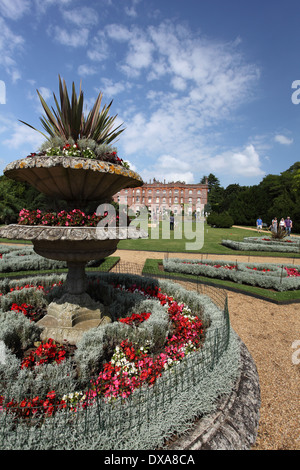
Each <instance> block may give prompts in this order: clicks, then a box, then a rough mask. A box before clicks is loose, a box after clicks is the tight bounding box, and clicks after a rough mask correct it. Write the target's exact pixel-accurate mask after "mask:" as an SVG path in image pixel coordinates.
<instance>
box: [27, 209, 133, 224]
mask: <svg viewBox="0 0 300 470" xmlns="http://www.w3.org/2000/svg"><path fill="white" fill-rule="evenodd" d="M104 219H105V222H106V224H107V225H109V226H111V225H113V226H117V227H118V226H119V224H120V217H119V214H115V215H111V216H108V212H107V211H106V212H104V215H103V216H100V215H97V214H96V213H95V212H94V213H93V214H85V213H84V212H83V211H81V210H80V209H73V210H72V211H65V210H62V211H60V212H57V213H56V212H45V211H41V210H40V209H37V210H28V209H22V210H21V211H20V213H19V219H18V224H19V225H47V226H49V225H50V226H62V227H68V226H70V227H97V225H98V224H99V222H101V221H102V220H104ZM129 222H130V220H129V218H128V217H126V218H125V220H123V219H122V224H124V223H125V225H126V226H127V225H129Z"/></svg>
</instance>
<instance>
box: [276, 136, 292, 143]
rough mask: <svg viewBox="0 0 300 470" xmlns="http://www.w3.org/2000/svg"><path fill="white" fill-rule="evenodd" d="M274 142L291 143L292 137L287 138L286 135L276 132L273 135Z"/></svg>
mask: <svg viewBox="0 0 300 470" xmlns="http://www.w3.org/2000/svg"><path fill="white" fill-rule="evenodd" d="M275 142H278V143H279V144H282V145H291V144H292V143H293V139H289V138H288V137H286V136H284V135H281V134H277V135H276V136H275Z"/></svg>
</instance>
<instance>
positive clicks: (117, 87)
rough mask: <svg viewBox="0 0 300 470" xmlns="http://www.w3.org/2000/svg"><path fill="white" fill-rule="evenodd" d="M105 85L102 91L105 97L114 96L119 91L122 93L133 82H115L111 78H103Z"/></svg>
mask: <svg viewBox="0 0 300 470" xmlns="http://www.w3.org/2000/svg"><path fill="white" fill-rule="evenodd" d="M102 83H103V86H102V87H101V91H102V92H103V95H104V96H105V97H110V98H114V96H116V95H117V94H118V93H122V92H123V91H124V90H125V89H126V90H128V89H130V88H131V84H130V83H128V82H113V81H112V80H111V79H109V78H103V79H102Z"/></svg>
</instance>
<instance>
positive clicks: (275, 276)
mask: <svg viewBox="0 0 300 470" xmlns="http://www.w3.org/2000/svg"><path fill="white" fill-rule="evenodd" d="M163 263H164V269H165V270H166V271H168V272H173V273H183V274H191V275H194V276H206V277H208V278H215V279H223V280H228V281H233V282H236V283H238V284H247V285H251V286H258V287H263V288H266V289H275V290H277V291H286V290H296V289H299V288H300V277H288V275H287V271H286V270H285V269H284V268H285V267H286V268H290V269H292V268H295V266H294V265H293V264H287V263H285V264H284V265H281V264H278V265H277V264H275V263H241V262H236V263H232V262H228V261H224V260H213V261H212V260H205V261H203V262H201V261H200V260H189V259H186V260H184V259H179V258H169V259H165V260H164V262H163ZM228 264H230V265H234V266H235V267H236V269H233V270H230V269H222V268H217V267H214V265H220V266H226V265H228ZM253 268H256V269H257V270H254V269H253ZM264 269H265V270H269V271H266V272H264V271H263V270H264Z"/></svg>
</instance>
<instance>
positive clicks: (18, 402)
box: [0, 275, 238, 448]
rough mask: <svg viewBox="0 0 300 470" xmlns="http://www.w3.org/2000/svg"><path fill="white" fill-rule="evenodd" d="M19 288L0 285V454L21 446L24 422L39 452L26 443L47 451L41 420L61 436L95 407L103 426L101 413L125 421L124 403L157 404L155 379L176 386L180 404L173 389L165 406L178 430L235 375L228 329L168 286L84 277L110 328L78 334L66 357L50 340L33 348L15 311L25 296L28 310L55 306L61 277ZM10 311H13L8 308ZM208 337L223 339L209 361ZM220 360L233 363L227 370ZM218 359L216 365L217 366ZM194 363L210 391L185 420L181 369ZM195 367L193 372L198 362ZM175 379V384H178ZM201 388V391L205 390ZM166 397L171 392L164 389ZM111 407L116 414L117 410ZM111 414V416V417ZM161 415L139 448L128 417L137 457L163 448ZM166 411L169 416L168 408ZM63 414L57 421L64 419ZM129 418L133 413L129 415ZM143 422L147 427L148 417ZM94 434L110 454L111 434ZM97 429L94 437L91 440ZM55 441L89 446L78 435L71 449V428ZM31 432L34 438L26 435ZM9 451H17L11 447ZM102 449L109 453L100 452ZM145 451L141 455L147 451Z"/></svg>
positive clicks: (30, 332)
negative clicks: (0, 449)
mask: <svg viewBox="0 0 300 470" xmlns="http://www.w3.org/2000/svg"><path fill="white" fill-rule="evenodd" d="M54 281H55V282H54ZM137 281H138V283H137ZM19 282H20V285H19V284H16V281H15V283H14V284H13V287H12V284H9V285H8V284H5V285H4V284H3V286H2V290H3V292H2V294H3V295H2V296H1V301H2V303H1V305H0V307H1V312H0V321H1V325H2V329H1V333H0V340H2V341H3V342H4V344H5V352H6V361H7V362H6V364H5V365H1V364H0V384H1V392H0V395H2V399H1V403H0V405H1V410H2V413H0V421H1V420H3V419H5V423H6V428H5V432H4V433H3V436H6V438H5V443H4V447H6V446H7V447H8V448H9V446H10V445H11V446H14V448H17V447H18V444H17V443H16V439H17V436H19V438H20V440H21V441H22V442H23V445H25V447H26V444H24V441H23V439H22V438H21V437H20V436H22V435H23V434H22V433H23V432H24V430H26V428H27V429H28V424H29V423H31V422H32V420H33V422H38V428H39V431H38V434H39V438H40V439H41V440H42V441H43V444H41V443H37V442H36V443H35V444H32V440H31V445H33V446H34V447H35V446H37V447H38V448H39V446H41V447H42V448H43V446H45V445H46V446H47V445H49V444H45V442H46V441H47V438H46V436H48V439H49V433H48V434H47V429H48V427H49V426H50V424H49V423H50V421H49V418H50V417H51V416H53V415H54V414H55V416H56V418H55V420H53V419H52V420H51V423H52V424H51V426H58V425H61V424H62V422H64V429H65V428H66V419H68V420H69V419H70V422H69V421H68V424H70V426H71V428H72V426H73V425H74V422H75V421H76V423H77V424H78V423H81V424H80V426H82V425H83V423H84V422H85V426H86V419H87V417H86V414H85V415H84V418H83V415H82V413H91V414H92V415H93V413H95V409H96V415H95V416H97V413H99V400H100V402H101V403H102V405H101V406H102V407H103V409H102V408H101V413H102V412H103V413H104V415H103V416H104V418H103V419H104V421H105V420H107V419H108V414H107V413H109V419H110V422H112V421H113V420H112V417H111V413H112V411H114V412H115V411H116V410H117V409H118V411H119V413H120V414H121V413H124V412H125V413H128V412H129V411H128V410H129V409H131V405H130V403H131V402H128V397H132V398H131V400H133V401H134V400H136V399H137V396H139V394H142V395H143V396H144V394H145V391H147V394H148V395H149V394H150V395H149V396H150V397H151V394H153V393H155V394H157V393H158V392H159V393H160V394H161V393H162V392H163V395H164V394H165V393H166V389H165V385H164V384H165V382H164V381H165V377H167V378H168V380H172V381H173V380H175V379H176V383H177V388H178V387H179V386H180V387H181V392H182V395H180V390H177V392H176V394H175V395H174V399H175V398H176V400H177V398H179V400H181V402H180V405H181V407H183V409H182V410H180V412H179V415H180V417H179V416H178V417H177V418H178V423H179V422H180V426H183V428H184V427H185V426H186V425H187V424H186V423H187V422H188V421H190V420H191V419H194V417H195V413H198V414H199V412H200V413H202V412H205V411H207V410H208V409H211V407H212V406H213V402H214V400H215V399H216V397H217V395H218V394H219V393H220V390H223V392H221V393H224V390H225V389H227V392H229V390H230V387H231V385H230V384H231V382H230V381H229V382H228V378H229V377H231V380H233V376H234V377H236V374H237V369H238V357H237V356H238V355H237V349H236V343H235V336H234V334H232V335H230V336H228V334H229V330H228V329H226V328H228V323H227V321H225V320H224V316H223V313H222V312H220V310H219V309H218V308H217V307H216V306H215V305H214V304H213V302H212V301H211V300H210V299H209V298H207V297H206V296H200V295H198V294H196V293H190V292H188V291H185V290H184V289H183V288H181V287H180V286H176V285H175V287H174V284H171V283H166V282H161V283H158V282H157V281H154V280H149V279H143V278H137V277H136V276H126V275H119V276H117V275H116V276H114V275H102V276H101V277H99V276H96V275H91V276H90V285H89V293H90V295H93V297H94V298H95V299H98V298H99V296H100V295H101V297H102V301H103V302H104V304H105V305H109V306H110V314H111V317H112V319H113V322H112V323H110V324H107V325H105V326H102V327H100V328H93V329H91V330H89V331H88V332H86V333H85V335H84V336H83V338H82V340H81V341H80V342H79V343H78V345H77V347H76V348H75V350H73V351H72V350H71V349H70V345H68V344H63V345H58V344H56V343H55V342H53V341H52V340H51V339H49V340H48V341H46V342H44V343H40V342H39V334H40V330H39V328H38V327H37V325H36V323H35V321H34V319H32V318H31V319H30V320H29V319H28V317H27V315H25V314H24V305H23V307H22V302H23V300H24V298H25V297H26V298H27V297H28V294H30V295H29V297H30V298H29V299H28V301H31V303H30V305H34V303H35V302H37V304H38V305H39V306H41V305H42V306H44V307H45V306H47V304H48V303H49V302H50V301H51V300H52V299H53V297H56V296H57V295H58V293H60V294H62V293H63V289H64V287H63V281H62V278H54V277H53V276H47V277H44V278H43V284H42V285H41V284H40V280H39V281H38V282H34V281H32V280H24V281H22V282H23V284H22V282H21V281H19ZM100 291H101V294H100ZM166 292H168V293H166ZM12 294H13V295H12ZM175 297H176V299H175ZM16 305H17V306H19V307H20V308H16ZM25 310H26V309H25ZM215 328H221V329H224V331H227V333H226V338H227V340H225V342H223V343H222V345H221V344H220V345H219V346H218V354H217V356H216V355H215V353H214V355H213V356H212V357H211V352H212V351H211V343H213V344H215V338H214V337H213V339H214V341H212V339H211V335H213V331H214V330H215ZM219 334H220V333H219ZM221 336H222V335H221ZM223 339H224V338H223ZM200 353H201V354H200ZM199 354H200V356H199ZM227 354H230V355H231V356H232V357H234V361H233V362H232V360H231V363H230V367H229V368H228V365H229V364H228V358H226V355H227ZM223 356H224V360H225V362H223V360H221V358H222V357H223ZM197 357H199V358H201V362H202V369H201V368H200V371H201V370H202V374H203V371H204V370H205V368H203V366H204V365H206V366H207V365H208V364H209V366H208V368H209V369H210V370H211V372H212V371H213V372H212V376H213V384H212V383H210V385H209V390H208V396H206V397H205V400H204V402H203V400H202V399H200V403H199V404H198V403H196V404H195V407H194V410H193V413H192V416H193V418H192V417H191V413H186V410H184V406H183V402H182V399H183V394H184V395H185V393H186V392H185V383H186V380H187V379H188V381H189V380H191V377H190V374H191V372H190V369H191V367H190V366H191V364H193V363H195V360H197ZM232 357H231V359H232ZM205 358H206V361H208V362H207V363H206V362H205ZM225 358H226V359H225ZM190 361H192V362H190ZM219 363H220V364H219ZM197 364H198V372H199V359H198V362H197ZM217 364H219V365H217ZM233 364H234V366H233ZM212 365H213V366H215V367H213V366H212ZM74 366H75V367H74ZM219 367H221V368H225V369H226V373H225V374H223V375H222V378H220V370H218V368H219ZM170 374H171V375H170ZM174 374H175V375H174ZM181 374H184V375H183V376H182V378H181V379H180V377H181ZM193 374H194V371H193ZM215 374H216V375H215ZM198 375H199V374H198ZM200 376H201V374H200ZM208 376H209V374H208ZM217 378H218V379H217ZM223 378H224V382H223ZM198 380H199V379H198ZM204 382H205V383H204V384H203V386H204V388H205V387H206V386H207V382H206V381H204ZM188 383H190V386H189V395H190V396H193V393H194V392H193V387H192V383H191V382H188ZM225 383H226V386H225ZM183 385H184V386H183ZM145 387H146V389H145ZM149 387H150V389H149ZM180 387H179V388H180ZM224 387H225V388H224ZM200 388H201V387H200ZM171 389H172V390H175V388H174V384H173V385H172V387H171ZM197 390H198V389H197ZM183 391H184V392H183ZM150 392H151V393H150ZM168 393H169V392H168ZM172 393H174V391H173V392H172ZM195 393H196V391H195ZM197 393H198V391H197ZM137 394H138V395H137ZM148 395H147V396H148ZM159 396H161V395H159ZM213 397H214V398H213ZM165 399H166V397H164V398H163V400H165ZM159 400H160V399H159ZM146 401H147V400H146ZM144 402H145V396H144V399H143V405H141V406H144ZM147 403H148V405H147V406H149V403H151V406H153V404H154V403H155V404H156V405H155V406H157V398H156V400H154V401H153V398H151V400H150V402H148V401H147ZM173 404H174V403H173ZM121 405H122V408H120V406H121ZM112 406H113V408H111V407H112ZM165 406H166V405H165ZM189 406H190V404H189ZM199 407H200V408H199ZM201 407H202V408H201ZM139 409H140V408H139ZM97 410H98V411H97ZM124 410H125V411H124ZM71 412H73V413H75V414H76V419H75V416H74V417H73V418H72V416H73V413H71ZM164 412H165V410H164V409H162V410H161V412H159V414H158V415H156V417H155V423H154V422H152V424H151V425H150V424H149V422H148V429H147V433H148V434H147V433H146V434H147V436H148V437H147V438H146V439H145V435H146V434H145V429H144V430H143V429H142V430H141V428H140V426H141V415H139V416H138V417H137V418H134V419H138V420H139V428H140V432H141V433H142V434H141V435H142V436H143V438H144V439H145V441H146V442H145V443H144V444H141V443H140V444H139V445H140V446H142V447H141V448H144V447H143V445H145V446H146V448H153V447H152V446H153V442H154V441H155V440H156V445H158V444H159V443H160V444H161V443H162V442H163V440H164V438H165V437H166V435H165V432H166V428H165V416H164ZM176 412H177V413H178V408H177V405H176ZM64 413H67V414H66V416H64ZM70 413H71V415H70ZM135 413H137V411H136V410H135ZM156 413H157V409H156ZM161 413H162V414H161ZM120 414H119V415H118V418H117V423H115V426H120V425H121V423H122V420H121V421H120V422H119V420H120ZM4 416H5V417H4ZM93 416H94V415H93ZM101 416H102V414H101ZM47 417H48V418H47ZM173 418H174V416H173ZM177 418H176V419H177ZM24 419H25V421H26V422H27V425H26V423H25V422H24V423H23V421H22V420H24ZM74 419H75V421H74ZM127 419H128V416H127ZM176 419H175V421H174V422H176ZM16 420H17V421H16ZM20 420H21V421H20ZM28 420H29V421H28ZM61 420H62V421H61ZM149 420H150V421H151V419H150V417H149ZM157 420H158V421H157ZM161 420H162V421H161ZM157 422H159V423H160V426H161V430H160V433H159V435H157V429H156V425H157ZM10 423H12V425H13V427H14V429H15V431H16V430H18V432H19V434H18V432H17V433H16V432H15V433H11V429H10ZM13 423H14V424H13ZM97 423H98V420H97V419H96V418H95V423H94V422H93V425H92V424H91V425H90V426H92V428H93V429H94V425H97ZM184 423H185V424H184ZM2 424H3V422H2ZM77 424H76V426H77ZM102 424H103V423H102ZM135 425H137V423H135ZM101 426H102V425H101ZM149 426H150V430H149ZM151 426H152V428H151ZM172 426H173V425H172ZM172 426H171V424H170V418H169V420H168V427H169V428H170V427H171V428H172ZM104 427H105V433H104V434H105V436H103V432H104V431H103V427H100V428H99V427H98V428H97V432H98V434H99V436H100V437H101V439H100V437H99V439H100V441H101V442H99V440H98V439H97V442H98V444H97V445H98V446H100V448H111V447H101V446H107V445H111V436H112V434H114V432H115V431H114V428H113V427H112V428H111V426H110V425H109V426H108V425H107V424H106V425H105V426H104ZM41 429H43V433H44V432H45V435H44V434H43V433H42V434H43V436H45V438H42V437H41V432H40V431H41ZM51 429H52V431H51V432H52V434H51V435H53V436H54V435H55V433H54V434H53V428H51ZM100 429H102V431H101V432H100ZM132 429H134V427H133V428H130V430H128V432H127V431H126V432H125V431H124V430H123V431H122V432H125V435H126V438H124V439H125V441H126V447H123V448H128V445H129V446H130V445H132V444H129V441H130V440H131V439H132ZM119 431H120V430H119ZM119 431H118V432H119ZM26 432H27V431H26ZM64 432H65V433H67V434H68V436H69V437H68V439H71V441H72V442H73V444H70V445H71V446H72V445H73V446H74V442H76V445H77V446H78V447H79V448H80V447H81V446H83V447H85V446H89V445H91V441H89V443H88V442H87V441H86V440H85V439H84V436H82V439H81V441H82V442H81V444H79V443H77V441H74V439H75V437H76V432H75V433H74V429H73V431H72V432H73V434H72V436H73V437H71V438H70V435H69V432H68V431H67V430H65V431H64ZM169 432H170V431H169ZM32 433H33V434H34V426H33V428H32ZM128 433H129V434H128ZM33 434H32V435H33ZM98 434H97V436H98ZM108 436H110V437H108ZM149 436H150V437H149ZM53 438H54V437H53ZM136 439H137V437H136ZM149 439H150V440H149ZM153 439H154V441H153ZM79 440H80V439H79ZM121 441H122V439H121ZM12 442H13V444H12ZM18 442H19V443H20V441H18ZM108 442H110V444H107V443H108ZM122 442H123V441H122ZM149 442H150V444H149ZM52 445H53V442H52V443H51V446H52ZM56 445H57V446H58V447H60V446H61V447H62V448H65V447H68V445H69V444H68V442H65V440H64V442H63V443H58V444H56ZM118 445H120V446H121V448H122V445H123V444H122V443H121V444H120V442H119V444H117V447H116V448H118ZM149 445H150V447H147V446H149ZM97 448H98V447H97ZM129 448H130V447H129Z"/></svg>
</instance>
